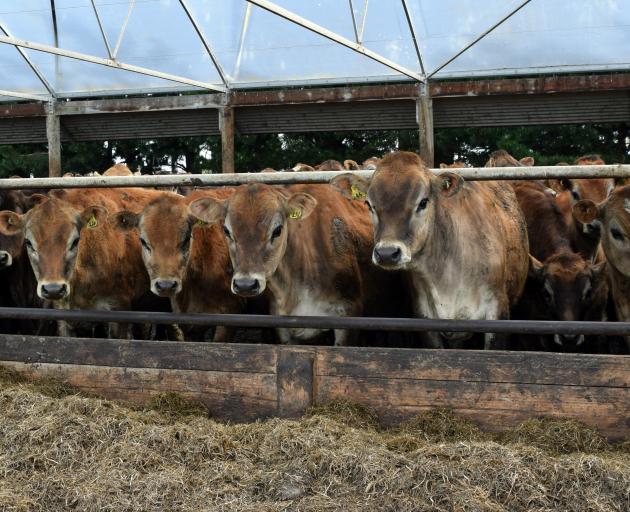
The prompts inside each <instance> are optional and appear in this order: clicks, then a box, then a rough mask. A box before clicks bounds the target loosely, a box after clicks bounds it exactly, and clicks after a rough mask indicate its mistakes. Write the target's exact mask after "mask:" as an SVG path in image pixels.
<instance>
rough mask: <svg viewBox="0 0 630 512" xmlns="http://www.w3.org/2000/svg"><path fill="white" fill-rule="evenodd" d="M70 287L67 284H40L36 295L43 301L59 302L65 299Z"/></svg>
mask: <svg viewBox="0 0 630 512" xmlns="http://www.w3.org/2000/svg"><path fill="white" fill-rule="evenodd" d="M69 293H70V287H69V286H68V284H67V283H64V282H57V283H42V284H40V285H39V286H38V287H37V295H39V296H40V298H42V299H44V300H60V299H63V298H64V297H67V296H68V294H69Z"/></svg>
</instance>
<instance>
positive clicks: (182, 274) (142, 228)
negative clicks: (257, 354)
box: [116, 190, 244, 342]
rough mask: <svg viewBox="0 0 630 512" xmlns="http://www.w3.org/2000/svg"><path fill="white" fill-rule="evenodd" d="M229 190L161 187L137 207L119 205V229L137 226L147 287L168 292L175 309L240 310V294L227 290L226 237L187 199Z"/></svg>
mask: <svg viewBox="0 0 630 512" xmlns="http://www.w3.org/2000/svg"><path fill="white" fill-rule="evenodd" d="M230 193H231V190H213V191H195V192H193V193H192V194H190V195H189V196H188V197H182V196H180V195H178V194H174V193H171V192H162V193H160V194H159V195H158V196H157V197H155V198H154V199H153V200H151V201H149V202H148V203H147V204H146V206H145V207H144V208H143V209H142V211H140V212H139V213H134V212H132V211H127V210H126V211H121V212H119V213H118V214H117V215H116V217H117V221H118V225H119V227H121V228H122V229H123V230H129V229H137V230H138V232H139V234H140V243H141V245H142V258H143V260H144V265H145V268H146V272H148V275H149V279H150V281H151V291H152V292H153V293H154V294H155V295H158V296H160V297H169V298H170V300H171V306H172V308H173V311H175V312H183V313H240V312H242V311H243V306H244V300H243V299H241V298H239V297H236V296H234V295H233V294H232V293H231V291H230V280H231V264H230V257H229V254H228V248H227V243H226V241H225V237H224V236H223V234H222V232H221V228H220V227H219V226H217V225H206V224H203V223H201V222H199V221H198V220H197V219H196V218H194V217H193V216H192V215H190V213H189V212H188V205H189V204H190V203H191V202H192V201H195V200H198V199H200V198H219V199H224V198H225V197H227V195H229V194H230ZM231 332H232V330H230V329H227V328H224V327H217V329H216V330H215V333H214V341H222V342H225V341H229V340H230V335H231Z"/></svg>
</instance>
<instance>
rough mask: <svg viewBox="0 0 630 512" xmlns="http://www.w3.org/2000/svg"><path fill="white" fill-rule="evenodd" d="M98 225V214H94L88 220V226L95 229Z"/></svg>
mask: <svg viewBox="0 0 630 512" xmlns="http://www.w3.org/2000/svg"><path fill="white" fill-rule="evenodd" d="M96 226H98V221H97V220H96V216H94V215H92V216H91V217H90V219H89V220H88V221H87V227H88V228H90V229H94V228H95V227H96Z"/></svg>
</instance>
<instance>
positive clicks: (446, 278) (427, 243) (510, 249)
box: [333, 152, 529, 348]
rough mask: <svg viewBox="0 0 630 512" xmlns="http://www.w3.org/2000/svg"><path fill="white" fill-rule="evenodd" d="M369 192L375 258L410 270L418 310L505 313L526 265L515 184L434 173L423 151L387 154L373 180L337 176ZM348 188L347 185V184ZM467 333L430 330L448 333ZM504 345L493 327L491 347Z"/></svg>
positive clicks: (439, 339) (449, 314)
mask: <svg viewBox="0 0 630 512" xmlns="http://www.w3.org/2000/svg"><path fill="white" fill-rule="evenodd" d="M344 182H346V183H347V182H349V183H350V190H353V191H357V192H358V193H361V194H367V205H368V208H369V209H370V211H371V214H372V220H373V223H374V233H375V235H374V242H375V245H374V250H373V256H372V259H373V261H374V263H375V264H376V265H379V266H381V267H383V268H385V269H392V270H408V271H409V273H410V277H411V280H412V282H413V286H414V292H415V310H416V314H417V315H418V316H420V317H428V318H453V319H504V318H509V314H510V308H511V307H512V306H513V305H514V304H515V303H516V301H517V300H518V299H519V297H520V295H521V292H522V290H523V287H524V285H525V280H526V278H527V271H528V266H529V257H528V253H527V248H528V245H527V229H526V227H525V221H524V219H523V216H522V213H521V211H520V209H519V207H518V204H517V202H516V198H515V196H514V192H513V190H512V188H511V187H509V186H505V185H504V184H501V183H495V182H469V183H465V184H464V182H463V179H462V178H461V177H460V176H458V175H457V174H454V173H451V172H446V173H443V174H441V175H439V176H435V175H434V174H433V173H432V172H431V171H429V170H428V169H427V168H426V167H424V165H423V164H422V161H421V160H420V158H419V157H418V155H416V154H414V153H407V152H399V153H392V154H389V155H387V156H385V157H384V158H383V159H382V160H381V162H380V163H379V165H378V168H377V170H376V172H375V173H374V175H373V177H372V179H371V181H369V182H368V181H367V180H364V179H362V178H360V177H358V176H356V175H354V174H344V175H341V176H338V177H337V178H335V179H334V180H333V183H335V184H337V185H343V184H344ZM345 188H347V187H345ZM468 336H469V335H468V334H465V335H460V334H451V333H443V334H442V336H440V335H438V334H437V333H434V334H431V342H432V345H433V346H435V347H441V346H443V339H444V338H445V339H447V340H450V341H457V340H462V339H465V338H467V337H468ZM495 346H500V344H498V343H495V337H494V336H493V335H488V336H486V347H487V348H491V347H495Z"/></svg>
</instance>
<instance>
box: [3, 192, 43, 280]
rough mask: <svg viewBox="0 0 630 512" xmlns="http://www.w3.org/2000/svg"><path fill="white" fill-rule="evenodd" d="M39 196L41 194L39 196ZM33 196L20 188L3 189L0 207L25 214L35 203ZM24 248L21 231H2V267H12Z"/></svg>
mask: <svg viewBox="0 0 630 512" xmlns="http://www.w3.org/2000/svg"><path fill="white" fill-rule="evenodd" d="M37 197H39V196H37ZM35 201H36V199H34V198H33V196H26V195H24V194H23V193H22V192H21V191H19V190H3V191H1V192H0V208H2V209H3V210H10V211H12V212H15V213H17V214H23V213H25V212H26V211H28V209H29V208H31V207H32V206H33V205H34V204H35ZM23 248H24V237H23V236H22V233H21V232H18V233H17V234H15V235H6V234H4V233H0V269H3V268H7V267H10V266H11V265H12V264H13V262H14V261H15V260H16V259H17V258H19V257H20V255H21V254H22V251H23Z"/></svg>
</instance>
